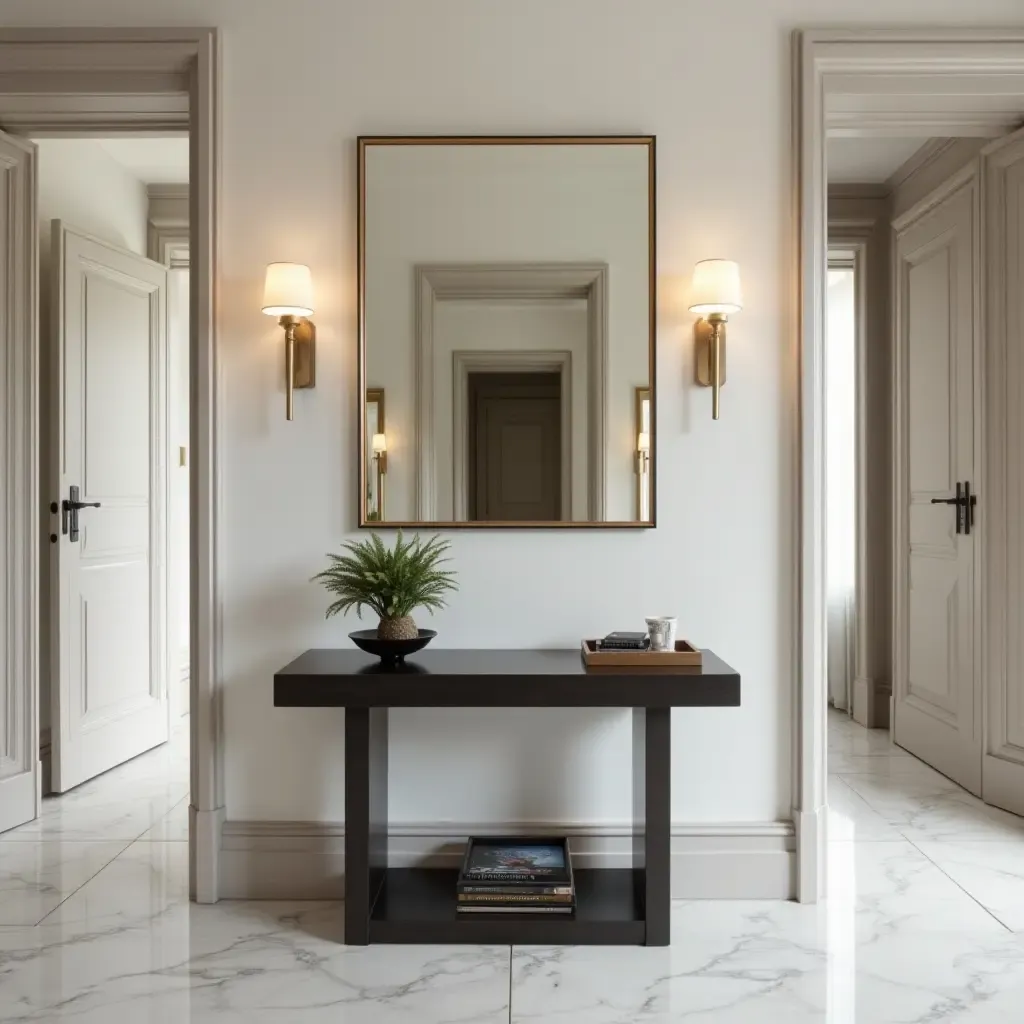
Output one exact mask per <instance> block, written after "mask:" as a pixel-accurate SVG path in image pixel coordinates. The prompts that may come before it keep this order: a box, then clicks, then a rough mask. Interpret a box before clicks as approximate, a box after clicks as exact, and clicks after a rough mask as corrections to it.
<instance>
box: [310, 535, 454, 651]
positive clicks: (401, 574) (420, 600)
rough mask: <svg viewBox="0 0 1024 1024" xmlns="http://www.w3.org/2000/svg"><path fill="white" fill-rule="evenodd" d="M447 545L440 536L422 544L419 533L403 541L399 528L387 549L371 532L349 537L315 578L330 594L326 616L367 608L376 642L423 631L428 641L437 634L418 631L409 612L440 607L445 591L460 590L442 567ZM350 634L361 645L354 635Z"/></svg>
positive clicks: (412, 636) (412, 637) (414, 636)
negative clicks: (342, 550)
mask: <svg viewBox="0 0 1024 1024" xmlns="http://www.w3.org/2000/svg"><path fill="white" fill-rule="evenodd" d="M450 547H451V545H450V544H449V542H448V541H443V540H441V539H440V538H439V537H432V538H431V539H430V540H428V541H425V542H424V541H422V540H420V537H419V534H417V535H416V536H415V537H413V538H412V540H409V541H407V540H405V538H404V537H403V536H402V531H401V530H399V531H398V538H397V539H396V541H395V546H394V547H393V548H391V549H388V548H387V547H386V546H385V544H384V542H383V541H382V540H381V539H380V537H378V536H377V534H375V533H374V534H371V535H370V537H369V538H368V539H367V540H363V541H350V542H349V543H348V544H346V545H345V551H346V552H347V553H346V554H342V555H328V556H327V557H328V558H329V559H330V565H328V567H327V568H326V569H324V570H323V571H322V572H318V573H317V574H316V575H315V576H314V577H313V581H314V582H316V583H322V584H323V585H324V587H325V588H326V589H327V590H328V592H329V593H330V594H332V595H333V596H334V601H333V602H332V603H331V604H330V606H329V607H328V609H327V618H330V617H331V616H332V615H337V614H338V613H339V612H347V611H349V609H351V608H355V610H356V614H357V615H358V616H359V617H360V618H362V616H363V608H369V609H370V610H371V611H373V612H376V614H377V615H378V616H379V617H380V622H379V623H378V625H377V632H376V638H377V639H378V640H380V641H387V642H394V641H415V640H419V639H421V638H422V637H423V636H424V634H427V637H426V640H429V639H430V638H431V637H433V636H435V635H436V634H434V633H433V632H432V631H429V630H419V629H417V628H416V623H415V621H414V620H413V617H412V612H413V609H415V608H426V609H428V610H429V611H431V612H432V611H434V610H436V609H438V608H443V607H444V605H445V601H444V595H445V594H446V593H448V592H449V591H452V590H457V589H458V588H457V586H456V584H455V573H454V572H451V571H449V570H445V569H442V568H441V565H442V564H443V563H445V562H447V561H448V559H447V558H446V557H445V555H446V554H447V553H448V550H449V548H450ZM370 632H371V631H369V630H365V631H360V634H363V633H370ZM352 638H353V640H355V641H356V642H357V643H359V637H358V636H357V634H352ZM426 640H424V641H423V642H424V643H426ZM360 646H362V644H360ZM418 646H422V644H420V645H418ZM366 649H369V648H366ZM374 653H381V652H380V651H376V650H375V651H374Z"/></svg>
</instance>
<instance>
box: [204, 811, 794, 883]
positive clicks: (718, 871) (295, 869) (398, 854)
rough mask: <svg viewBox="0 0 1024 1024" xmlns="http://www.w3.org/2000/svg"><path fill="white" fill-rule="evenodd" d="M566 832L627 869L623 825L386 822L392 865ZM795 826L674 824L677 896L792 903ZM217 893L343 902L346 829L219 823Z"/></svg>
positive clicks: (582, 859)
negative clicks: (471, 845)
mask: <svg viewBox="0 0 1024 1024" xmlns="http://www.w3.org/2000/svg"><path fill="white" fill-rule="evenodd" d="M496 831H497V832H501V833H504V834H506V835H530V834H558V835H567V836H569V837H570V842H571V844H572V851H573V859H574V863H576V864H578V865H579V866H582V867H626V866H628V865H629V864H630V862H631V844H632V834H631V831H630V828H629V826H628V825H624V824H612V825H583V824H574V825H557V824H552V823H538V822H521V823H517V824H515V825H509V824H507V823H504V824H501V825H496V824H495V823H493V822H490V823H470V822H460V823H458V824H450V823H445V824H440V825H436V824H430V825H422V824H414V825H402V824H392V826H391V829H390V833H389V844H388V847H389V855H388V856H389V863H391V864H392V865H394V866H396V867H409V866H414V865H418V866H436V867H442V866H449V867H457V866H458V864H459V862H460V859H461V855H462V849H463V844H464V843H465V838H466V836H467V835H479V834H484V835H486V834H488V833H490V834H492V835H493V834H494V833H495V832H496ZM794 835H795V833H794V828H793V825H792V823H791V822H786V821H772V822H753V823H737V824H731V823H726V824H707V825H703V824H678V825H673V826H672V840H671V842H672V896H673V898H675V899H792V898H793V897H794V896H795V893H796V852H795V840H794ZM218 890H219V895H220V897H221V898H223V899H340V898H342V897H343V896H344V891H345V826H344V825H343V824H336V823H331V822H301V821H277V822H274V821H228V822H225V823H224V826H223V829H222V839H221V851H220V884H219V887H218Z"/></svg>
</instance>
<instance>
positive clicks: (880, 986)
mask: <svg viewBox="0 0 1024 1024" xmlns="http://www.w3.org/2000/svg"><path fill="white" fill-rule="evenodd" d="M829 748H830V749H829V757H830V762H829V767H830V772H831V777H830V783H831V800H832V801H833V806H832V810H831V831H832V842H831V844H830V850H831V866H830V897H829V899H828V900H827V901H825V902H824V903H822V904H820V905H818V906H800V905H797V904H795V903H782V902H771V901H763V902H753V901H735V902H726V901H708V900H703V901H679V902H677V903H676V904H675V905H674V908H673V944H672V946H671V947H669V948H662V949H658V948H651V949H645V948H600V947H559V948H536V947H515V948H512V949H510V948H509V947H474V946H462V947H420V946H406V947H403V946H372V947H363V948H356V947H345V946H343V945H341V944H340V942H339V937H340V934H341V919H340V913H339V911H340V905H339V904H338V903H312V902H310V903H272V902H265V903H242V902H235V903H228V902H224V903H220V904H218V905H216V906H196V905H194V904H190V903H189V902H188V898H187V891H188V883H187V860H188V858H187V843H186V842H185V841H184V840H185V838H186V833H185V822H186V808H187V800H185V799H184V794H185V792H186V789H187V771H186V766H185V763H184V758H183V756H182V751H183V744H182V743H181V742H180V740H179V741H178V742H177V743H176V744H172V745H169V746H168V747H165V748H162V749H159V750H156V751H153V752H152V753H150V754H147V755H144V756H143V757H142V758H138V759H136V760H135V761H133V762H131V763H130V764H129V765H126V766H124V767H123V768H121V769H118V770H116V771H114V772H111V773H108V774H107V775H105V776H103V777H102V778H101V779H98V780H96V781H95V782H93V783H89V784H88V785H87V786H83V787H81V788H80V789H79V790H76V791H75V792H74V793H73V794H70V795H69V796H67V797H64V798H61V799H60V800H59V801H58V800H54V801H52V802H48V803H47V805H46V810H45V813H44V816H43V818H42V819H40V821H39V822H38V823H36V824H35V825H33V826H31V827H30V828H27V829H19V830H16V831H15V832H12V833H7V834H6V835H4V836H2V837H0V1021H3V1022H15V1021H54V1020H73V1021H77V1022H81V1024H243V1022H244V1024H320V1022H325V1024H326V1022H332V1024H338V1022H342V1024H448V1022H456V1021H459V1022H465V1024H501V1022H510V1021H515V1022H523V1024H525V1022H532V1024H634V1022H655V1024H668V1022H675V1021H684V1020H685V1021H687V1022H698V1024H778V1022H779V1021H786V1022H787V1024H802V1022H814V1024H897V1022H898V1024H905V1022H920V1024H933V1022H942V1024H946V1022H951V1024H959V1022H970V1024H1019V1022H1020V1021H1021V1020H1022V1019H1024V820H1022V819H1019V818H1015V817H1013V816H1012V815H1008V814H1003V813H1002V812H999V811H996V810H993V809H992V808H987V807H985V806H984V805H983V804H981V803H980V802H979V801H977V800H975V799H974V798H973V797H971V796H969V795H968V794H966V793H964V792H963V791H962V790H960V789H959V788H958V787H956V786H954V785H953V784H952V783H950V782H949V781H948V780H946V779H944V778H943V777H942V776H939V775H937V773H935V772H933V771H932V770H931V769H929V768H928V767H927V766H925V765H922V764H921V763H920V762H918V761H916V760H915V759H914V758H912V757H910V756H909V755H907V754H905V753H904V752H902V751H899V750H897V749H895V748H894V747H892V745H891V744H890V743H889V741H888V737H887V736H886V735H885V734H883V733H875V732H868V731H866V730H864V729H861V728H860V727H859V726H857V725H855V724H853V723H852V722H851V721H850V720H849V719H847V718H846V717H845V716H843V715H840V714H838V713H831V714H830V720H829Z"/></svg>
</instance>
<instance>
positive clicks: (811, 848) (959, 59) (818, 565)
mask: <svg viewBox="0 0 1024 1024" xmlns="http://www.w3.org/2000/svg"><path fill="white" fill-rule="evenodd" d="M925 70H926V71H927V75H926V76H922V72H923V71H925ZM993 72H995V73H998V74H1002V75H1011V76H1020V75H1024V29H1012V30H994V29H970V28H961V29H899V30H889V29H880V30H869V29H822V30H809V31H799V32H797V33H796V34H795V46H794V119H793V124H794V130H795V138H794V151H795V159H794V161H793V174H794V178H793V188H794V193H795V196H796V199H797V208H798V210H799V227H798V232H797V246H796V255H797V278H796V280H797V284H798V292H797V302H796V308H797V310H798V316H799V330H798V337H799V350H798V351H799V361H798V365H799V375H798V380H799V390H798V405H797V409H798V412H797V419H796V427H797V429H796V433H795V438H794V440H795V442H796V445H797V450H798V454H799V464H800V474H799V477H798V480H797V492H796V500H797V507H798V509H799V516H798V517H795V518H796V519H797V523H796V529H797V531H798V544H797V546H796V550H797V551H798V557H799V566H800V570H799V576H798V592H797V594H796V595H795V597H796V600H795V610H796V617H797V624H798V628H797V638H796V639H797V649H796V652H795V653H796V658H795V667H796V700H795V701H794V704H793V706H794V721H793V735H794V736H795V737H796V762H795V765H794V769H795V773H794V779H793V804H794V811H793V817H794V820H795V821H796V822H797V838H798V846H797V849H798V884H797V891H798V894H799V898H800V899H801V900H804V901H812V900H816V899H818V898H820V897H821V896H823V895H824V892H825V860H826V857H825V854H826V849H825V843H824V828H823V826H822V824H821V819H822V818H823V816H824V812H825V749H824V745H825V728H826V726H825V704H824V696H825V686H824V682H823V680H824V678H825V664H826V662H825V651H826V646H825V622H824V607H825V605H824V595H825V590H824V564H825V563H824V531H823V522H822V516H823V510H824V507H825V483H824V480H825V477H824V462H823V459H824V450H823V446H822V443H821V438H822V436H823V432H824V426H825V415H824V412H825V409H824V387H823V385H824V378H823V374H822V361H821V356H822V350H823V339H824V332H825V320H824V278H823V270H824V267H825V259H826V256H825V246H826V237H827V236H826V199H827V195H828V185H827V181H826V177H825V144H826V135H827V130H828V127H829V122H828V119H827V117H826V110H825V106H826V104H825V100H826V94H828V95H829V96H830V97H831V96H833V95H836V94H837V93H838V92H839V91H840V90H841V89H845V90H846V91H847V92H851V93H852V92H854V91H856V90H857V89H860V90H861V92H863V91H864V89H865V86H867V85H870V84H871V83H873V82H876V83H877V82H878V81H879V80H880V79H884V78H885V77H887V76H901V75H902V76H905V77H904V81H905V82H912V81H914V80H915V76H916V80H917V81H919V82H921V83H922V88H925V89H928V88H930V89H931V91H932V92H933V93H936V94H938V93H940V92H941V91H942V90H941V87H942V86H943V85H944V86H945V90H946V92H951V91H952V92H956V87H957V86H958V84H959V83H961V82H963V81H964V80H966V79H969V78H970V76H979V77H983V76H991V75H992V74H993ZM837 83H838V84H837ZM951 87H952V88H951ZM875 91H878V90H877V89H876V90H875ZM954 120H956V118H955V117H954V118H952V119H951V120H949V121H947V122H946V127H945V129H944V130H943V131H942V132H939V131H936V128H937V125H935V124H930V125H929V134H946V135H954V134H957V132H956V131H950V130H948V127H949V125H950V124H952V123H953V121H954ZM858 123H859V125H860V128H864V129H865V130H866V127H865V126H867V127H878V126H877V125H872V124H871V119H870V118H867V117H866V118H862V119H861V120H860V121H859V122H858ZM833 127H839V125H837V124H833ZM852 127H853V126H852V123H851V124H847V129H848V130H849V129H850V128H852ZM890 127H894V128H895V125H894V124H891V125H890ZM854 130H859V129H856V128H855V129H854ZM899 133H900V134H905V133H906V122H904V125H903V126H902V127H900V128H899Z"/></svg>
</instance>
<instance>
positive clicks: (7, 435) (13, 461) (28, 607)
mask: <svg viewBox="0 0 1024 1024" xmlns="http://www.w3.org/2000/svg"><path fill="white" fill-rule="evenodd" d="M35 177H36V172H35V146H33V145H32V143H30V142H22V141H20V140H19V139H12V138H10V137H9V136H7V135H4V134H3V133H2V132H0V295H2V296H3V298H2V299H0V303H2V305H0V832H4V831H6V830H7V829H9V828H14V827H15V826H16V825H21V824H24V823H25V822H26V821H31V820H32V819H33V818H34V817H35V816H36V814H37V813H38V793H39V784H38V781H37V780H38V777H39V776H38V773H39V718H38V714H39V712H38V688H39V670H38V659H37V649H38V643H39V640H38V635H37V631H38V615H37V602H38V595H37V593H36V588H37V585H38V564H39V548H38V537H39V533H40V531H39V524H40V515H39V496H38V491H37V482H38V474H37V471H36V442H35V437H36V433H35V429H34V425H35V423H36V421H37V417H38V410H37V404H36V400H35V396H36V386H35V382H36V378H37V373H38V369H37V365H36V353H37V352H38V342H37V338H36V331H37V322H38V321H37V319H36V311H37V310H38V306H39V297H38V295H37V291H36V275H35V273H34V268H35V265H36V260H37V248H36V246H37V239H38V227H37V226H36V188H35Z"/></svg>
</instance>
